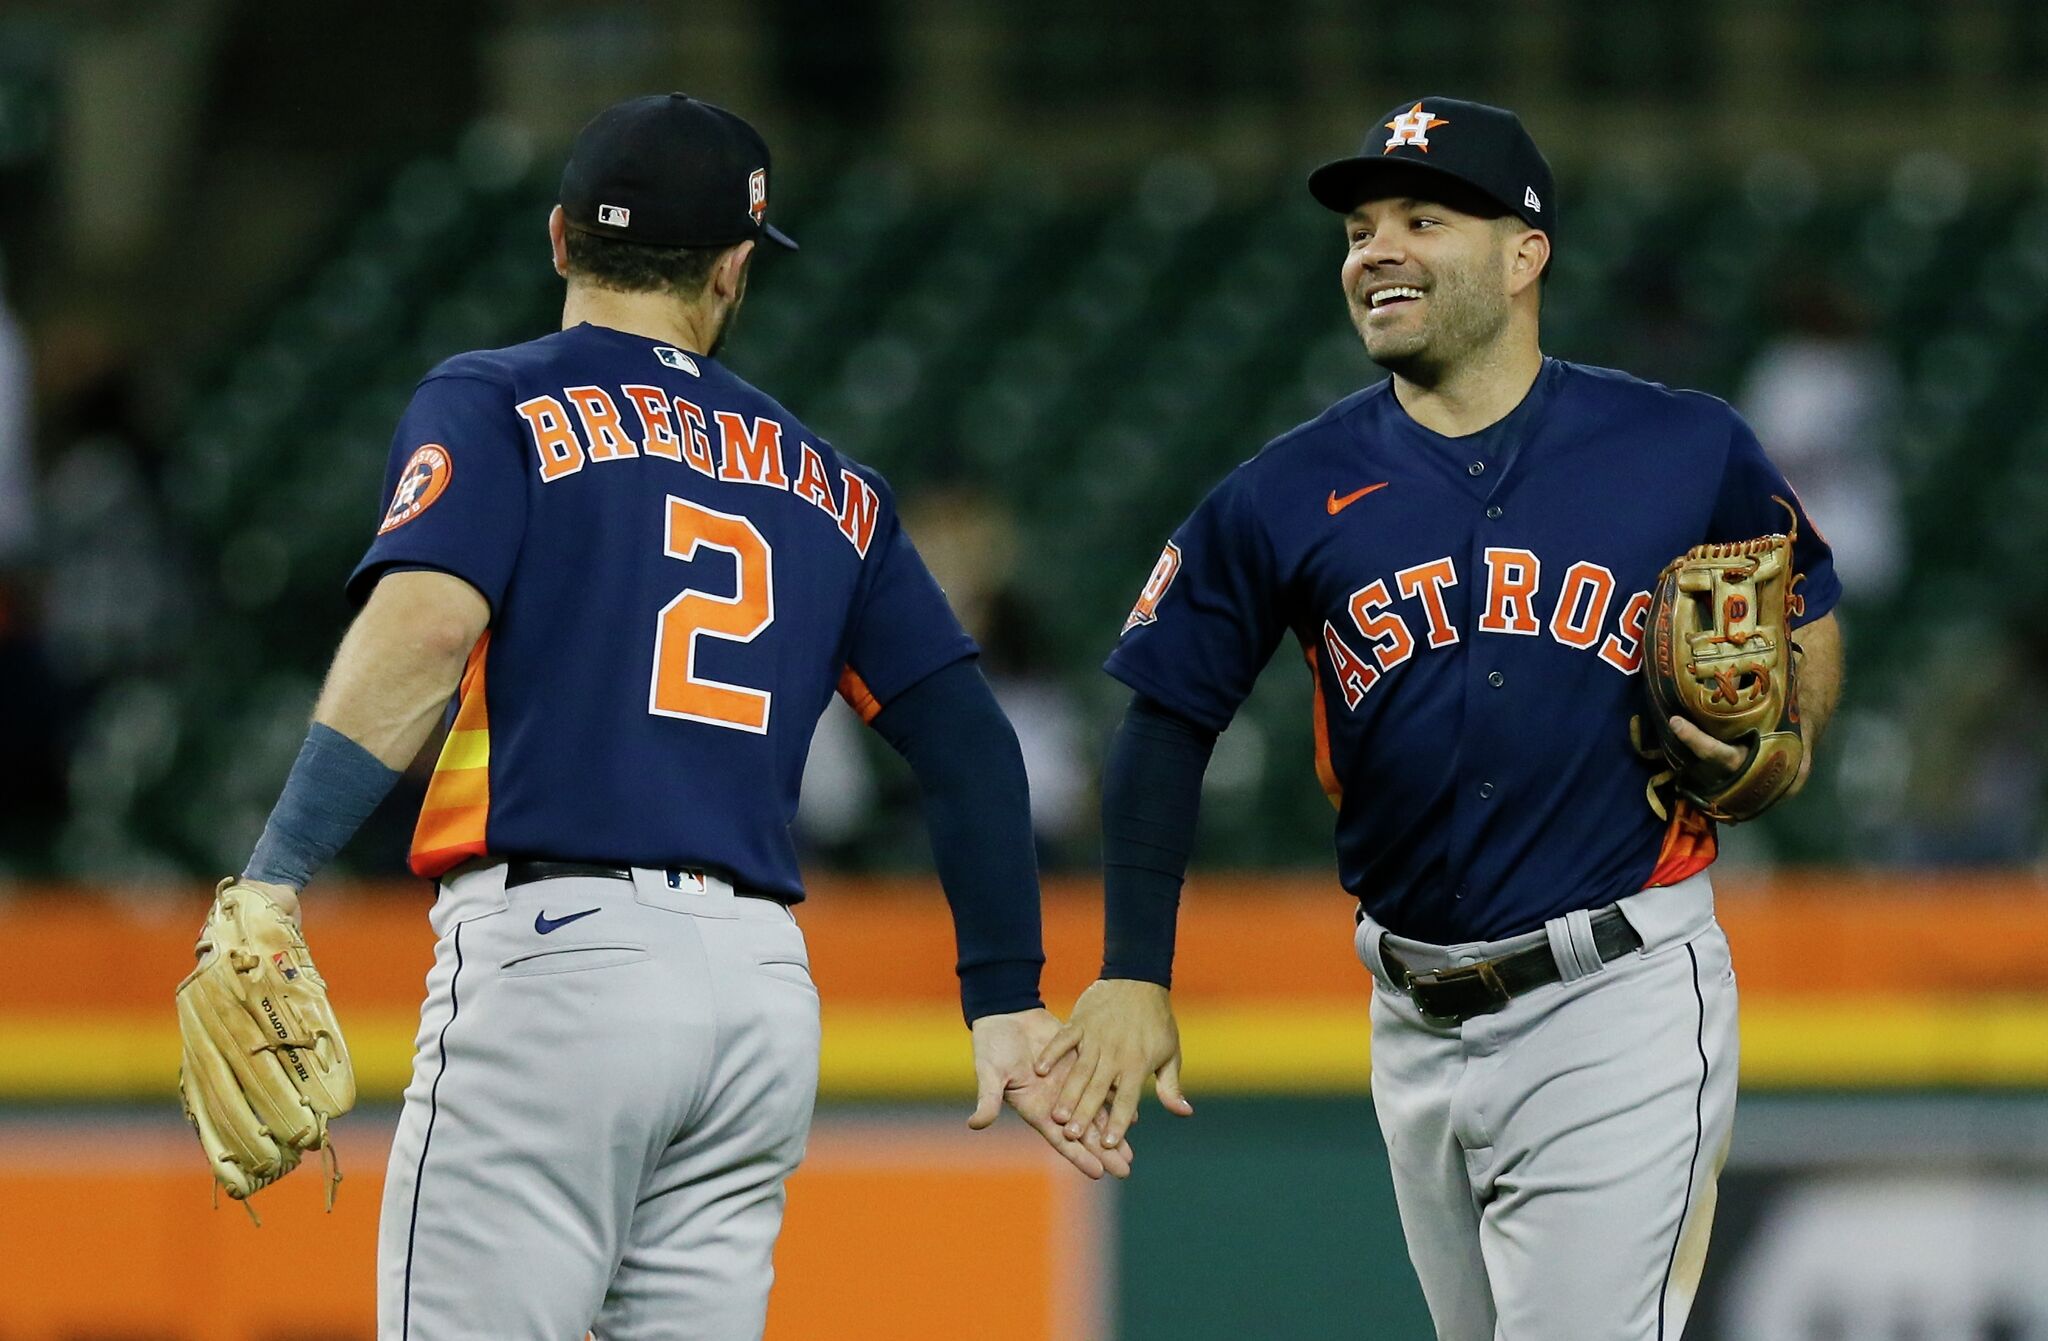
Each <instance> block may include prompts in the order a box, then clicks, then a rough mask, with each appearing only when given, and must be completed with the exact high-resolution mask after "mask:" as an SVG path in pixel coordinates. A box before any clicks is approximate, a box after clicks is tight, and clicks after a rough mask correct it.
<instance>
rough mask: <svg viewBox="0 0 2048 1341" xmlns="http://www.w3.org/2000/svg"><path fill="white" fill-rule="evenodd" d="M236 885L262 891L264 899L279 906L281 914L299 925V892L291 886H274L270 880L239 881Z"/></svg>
mask: <svg viewBox="0 0 2048 1341" xmlns="http://www.w3.org/2000/svg"><path fill="white" fill-rule="evenodd" d="M235 883H237V884H239V885H242V886H244V887H245V888H248V889H254V890H260V891H261V892H262V893H263V895H264V897H266V898H268V899H269V900H270V901H271V902H272V903H274V904H276V905H277V909H278V911H279V912H281V913H283V914H284V915H285V916H286V917H289V918H290V919H291V920H292V925H293V926H298V925H299V892H298V891H297V890H295V889H293V888H292V887H291V886H290V885H273V884H271V883H270V882H269V881H268V880H238V881H236V882H235Z"/></svg>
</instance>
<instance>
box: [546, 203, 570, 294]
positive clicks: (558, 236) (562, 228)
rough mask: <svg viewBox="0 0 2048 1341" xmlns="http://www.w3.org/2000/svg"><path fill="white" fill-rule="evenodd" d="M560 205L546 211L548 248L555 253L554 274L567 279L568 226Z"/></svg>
mask: <svg viewBox="0 0 2048 1341" xmlns="http://www.w3.org/2000/svg"><path fill="white" fill-rule="evenodd" d="M565 217H566V216H564V215H563V213H562V207H561V206H560V205H557V206H555V207H554V208H553V209H552V210H549V211H548V246H549V247H550V248H551V249H553V251H554V253H555V273H556V274H558V275H560V276H561V277H562V278H563V279H567V278H568V277H569V226H568V224H567V223H566V222H564V219H565Z"/></svg>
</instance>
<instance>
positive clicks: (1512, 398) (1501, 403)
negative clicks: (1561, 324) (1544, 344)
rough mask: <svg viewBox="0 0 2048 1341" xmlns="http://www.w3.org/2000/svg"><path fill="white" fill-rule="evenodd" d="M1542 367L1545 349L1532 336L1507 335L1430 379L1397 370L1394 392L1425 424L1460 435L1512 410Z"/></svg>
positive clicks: (1449, 435)
mask: <svg viewBox="0 0 2048 1341" xmlns="http://www.w3.org/2000/svg"><path fill="white" fill-rule="evenodd" d="M1542 371H1543V351H1542V350H1541V349H1540V348H1538V347H1537V344H1536V341H1535V340H1534V339H1514V338H1508V339H1503V340H1501V341H1499V342H1497V343H1496V344H1495V345H1494V346H1493V347H1492V348H1490V349H1488V350H1486V351H1484V352H1483V353H1482V354H1481V355H1480V356H1479V357H1477V358H1473V359H1468V360H1466V361H1465V362H1463V363H1461V364H1459V365H1458V366H1457V367H1456V368H1452V369H1448V370H1446V371H1445V373H1444V374H1443V376H1442V377H1440V378H1438V379H1437V380H1436V381H1434V382H1432V383H1429V384H1424V383H1421V382H1411V381H1409V380H1408V379H1407V378H1406V377H1403V376H1402V375H1401V374H1399V373H1395V374H1394V396H1395V398H1396V399H1398V400H1399V401H1400V402H1401V408H1402V409H1403V410H1406V411H1407V412H1408V417H1409V418H1410V419H1413V420H1414V421H1415V422H1416V423H1418V424H1420V425H1422V426H1423V427H1424V428H1426V429H1429V430H1430V431H1431V432H1433V433H1441V434H1443V435H1444V436H1445V437H1447V438H1462V437H1466V436H1469V435H1470V434H1473V433H1477V432H1479V431H1481V430H1482V429H1487V428H1491V427H1492V426H1493V425H1495V424H1497V423H1499V422H1500V421H1501V420H1503V419H1505V418H1507V417H1508V415H1510V414H1512V413H1513V412H1514V408H1515V407H1516V406H1517V405H1520V404H1521V403H1522V399H1523V397H1525V396H1527V395H1528V394H1529V388H1530V387H1532V386H1534V385H1536V375H1537V374H1538V373H1540V372H1542Z"/></svg>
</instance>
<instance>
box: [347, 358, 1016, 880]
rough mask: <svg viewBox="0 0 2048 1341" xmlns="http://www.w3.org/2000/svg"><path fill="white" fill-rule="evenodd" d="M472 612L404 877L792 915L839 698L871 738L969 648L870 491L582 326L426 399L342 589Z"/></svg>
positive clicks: (706, 373) (787, 436) (818, 456)
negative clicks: (513, 868) (391, 593)
mask: <svg viewBox="0 0 2048 1341" xmlns="http://www.w3.org/2000/svg"><path fill="white" fill-rule="evenodd" d="M394 568H431V569H438V570H440V571H444V572H448V573H452V574H454V575H455V576H457V577H459V578H462V579H463V580H464V581H466V582H468V583H469V584H470V585H471V586H473V587H475V588H476V589H477V590H478V591H479V592H481V593H482V594H483V596H484V599H486V600H487V601H489V602H490V605H491V619H490V627H489V630H488V631H487V632H486V634H485V636H484V638H483V639H482V640H481V641H480V642H479V643H478V645H477V647H476V650H475V651H474V652H473V653H472V654H471V656H470V659H469V665H468V667H467V669H466V670H465V672H464V674H463V677H462V684H461V688H460V690H459V691H458V695H457V698H456V702H455V704H454V708H453V712H454V721H453V723H452V726H451V729H450V732H449V735H448V741H447V744H446V746H445V747H444V748H443V750H442V752H441V756H440V761H439V763H438V765H437V767H436V768H435V771H434V776H433V780H432V782H431V783H430V784H429V786H428V789H427V796H426V800H425V802H424V804H423V806H422V808H421V813H420V822H419V828H418V831H417V833H416V835H415V837H414V841H413V852H412V867H413V869H414V870H415V871H416V872H418V873H419V874H421V875H424V876H434V875H438V874H440V873H441V872H443V871H446V870H447V869H449V868H450V867H452V866H454V865H455V864H457V863H458V862H461V861H463V860H465V859H466V858H469V857H476V856H483V855H486V854H489V855H495V856H515V855H516V856H526V857H545V858H554V859H558V860H582V861H596V862H609V863H623V864H631V865H636V866H687V867H693V868H703V869H708V870H711V871H715V872H717V873H719V874H721V875H723V876H725V877H726V878H728V879H730V880H732V881H733V882H734V883H735V884H738V885H742V886H746V887H751V888H754V889H759V890H764V891H767V892H771V893H775V894H780V895H784V896H786V897H789V898H800V897H802V894H803V887H802V884H801V882H800V878H799V875H798V871H797V862H796V853H795V850H794V848H793V846H792V844H791V841H790V834H789V824H790V821H791V819H792V818H793V817H794V815H795V813H796V801H797V785H798V782H799V781H800V779H801V777H802V774H803V765H804V757H805V755H806V753H808V751H809V749H810V741H811V734H812V732H813V730H814V729H815V728H816V725H817V720H818V715H819V714H820V713H821V712H822V711H823V710H824V708H825V706H826V704H827V703H828V702H830V700H831V696H832V694H833V692H834V690H835V688H836V689H837V690H838V691H839V692H840V693H842V694H844V695H845V696H846V697H847V698H848V700H849V701H850V702H852V703H853V705H854V706H855V707H856V708H857V709H859V710H860V712H861V713H862V715H863V717H866V718H869V719H872V718H873V717H874V715H875V714H876V713H877V712H879V711H880V710H881V707H882V705H884V704H886V703H887V702H889V701H890V700H891V699H892V698H893V697H894V696H896V695H897V694H900V693H901V692H903V691H904V690H905V689H908V688H910V687H911V686H912V685H914V684H916V683H917V682H918V681H920V680H922V679H924V678H925V677H926V676H928V675H930V674H932V673H933V672H934V671H937V670H939V669H941V668H943V667H945V666H948V665H951V664H952V663H954V662H956V661H959V660H962V659H963V658H966V657H970V656H973V655H974V654H975V646H974V643H973V642H972V640H970V639H969V638H968V636H967V634H966V633H965V632H964V631H963V630H962V629H961V627H960V625H959V622H958V621H957V620H956V619H955V618H954V616H953V613H952V611H951V609H950V608H949V607H948V606H947V604H946V598H945V595H944V593H942V592H941V591H940V590H939V586H938V584H937V583H936V582H935V581H933V579H932V576H931V574H930V573H929V572H928V571H927V570H926V568H925V566H924V563H923V561H922V560H921V559H920V558H919V557H918V555H917V552H916V550H915V549H914V548H913V547H912V546H911V543H910V540H909V538H908V537H907V536H906V535H905V534H904V533H903V530H902V528H901V526H900V525H899V524H898V522H897V517H896V509H895V505H894V501H893V499H892V498H891V496H890V493H889V490H888V487H887V485H886V484H885V483H884V482H883V481H882V479H881V477H880V476H879V475H877V474H876V473H875V472H874V471H872V470H869V469H867V468H865V467H863V466H860V465H858V464H856V463H854V462H853V461H851V460H849V459H847V458H846V457H844V456H842V455H840V454H839V453H838V452H836V451H834V450H833V449H832V448H831V447H830V446H829V445H827V444H826V443H824V442H823V441H821V440H819V439H818V438H817V437H816V436H814V435H813V434H811V433H810V432H809V430H807V429H805V428H804V426H803V425H802V424H801V423H799V422H798V421H797V419H796V418H795V416H793V415H791V414H790V413H789V412H788V411H787V410H785V409H783V408H782V407H781V406H780V405H778V404H776V403H775V402H774V401H773V400H771V399H769V398H768V397H767V396H765V395H763V394H762V393H761V392H759V391H757V390H755V389H754V388H753V387H751V386H749V385H748V384H747V383H746V382H744V381H742V380H741V379H740V378H738V377H736V376H734V375H733V374H732V373H730V372H728V371H727V370H726V369H725V368H723V367H721V366H720V365H719V364H718V363H717V362H716V361H714V360H712V359H710V358H707V357H705V356H704V355H701V354H691V353H688V352H685V351H683V350H679V349H675V348H673V347H670V346H666V345H662V344H659V343H657V342H656V341H654V340H650V339H645V338H643V337H641V336H637V335H630V334H627V333H625V332H622V331H615V330H609V329H606V328H604V327H598V326H590V325H581V326H576V327H574V328H572V329H569V330H566V331H562V332H559V333H557V334H554V335H549V336H546V337H545V338H543V339H539V340H534V341H530V342H528V343H526V344H523V345H515V346H513V347H512V348H509V349H501V350H494V351H488V352H481V353H471V354H463V355H461V356H459V357H457V358H453V359H450V360H449V361H448V362H446V363H444V364H442V365H441V366H440V367H438V368H436V369H435V370H434V371H433V372H432V373H430V374H428V376H427V378H426V379H425V380H424V381H423V382H422V383H421V384H420V386H419V389H418V391H417V392H416V393H415V394H414V396H413V401H412V404H411V406H410V408H409V409H407V411H406V413H405V416H404V418H403V420H402V421H401V422H400V424H399V426H398V432H397V436H396V438H395V439H394V441H393V443H392V452H391V465H390V472H389V477H388V479H387V482H386V488H385V505H384V513H383V522H382V525H381V527H380V529H379V531H378V533H377V537H376V539H375V540H374V541H373V542H372V544H371V545H370V548H369V552H368V553H367V554H366V555H364V557H363V561H362V563H361V564H359V565H358V566H357V568H356V570H355V572H354V573H353V574H352V575H351V576H350V578H349V586H348V589H349V593H350V595H351V597H352V598H353V599H355V600H357V601H358V602H360V601H362V600H364V599H366V598H367V597H368V595H369V592H370V589H371V587H372V586H373V585H374V584H375V582H376V580H377V578H378V576H379V575H380V574H382V573H384V572H387V571H389V570H391V569H394Z"/></svg>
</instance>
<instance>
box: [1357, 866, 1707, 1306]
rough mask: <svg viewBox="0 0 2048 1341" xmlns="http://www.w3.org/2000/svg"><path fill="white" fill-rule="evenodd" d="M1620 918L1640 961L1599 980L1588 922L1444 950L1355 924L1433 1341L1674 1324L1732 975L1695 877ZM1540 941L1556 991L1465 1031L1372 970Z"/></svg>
mask: <svg viewBox="0 0 2048 1341" xmlns="http://www.w3.org/2000/svg"><path fill="white" fill-rule="evenodd" d="M1619 906H1620V907H1621V910H1622V912H1623V914H1624V915H1625V916H1626V917H1627V918H1628V920H1629V924H1630V925H1631V926H1633V927H1634V928H1635V929H1636V931H1637V933H1638V934H1640V935H1641V937H1642V939H1643V948H1642V950H1641V951H1640V952H1639V953H1633V954H1625V955H1623V956H1621V957H1620V958H1618V959H1615V960H1613V961H1611V962H1609V963H1607V964H1604V965H1601V964H1598V963H1597V960H1595V959H1594V957H1593V956H1591V955H1587V954H1584V953H1582V950H1583V948H1584V947H1585V946H1587V945H1589V944H1590V942H1591V931H1590V929H1589V928H1588V927H1587V926H1586V920H1587V918H1588V916H1589V915H1588V914H1586V913H1575V914H1573V915H1571V917H1569V918H1558V919H1555V920H1554V921H1553V922H1551V923H1550V924H1549V925H1547V926H1546V927H1545V928H1544V929H1542V930H1539V931H1534V932H1530V933H1528V934H1527V935H1523V936H1517V937H1514V938H1511V939H1509V940H1503V941H1495V942H1490V943H1484V944H1470V945H1456V946H1436V945H1428V944H1425V943H1423V942H1420V941H1412V940H1407V939H1404V938H1402V937H1398V936H1392V935H1390V934H1389V933H1388V932H1387V931H1386V930H1385V929H1384V928H1382V927H1380V926H1379V925H1378V924H1377V923H1374V922H1372V921H1371V920H1370V919H1368V920H1366V921H1364V922H1362V923H1360V924H1359V926H1358V930H1357V937H1356V948H1357V950H1358V954H1359V958H1360V959H1361V960H1363V961H1364V963H1365V965H1366V967H1367V968H1369V969H1370V970H1372V973H1373V977H1374V979H1375V991H1374V992H1373V1001H1372V1093H1373V1105H1374V1107H1375V1108H1376V1109H1377V1111H1378V1114H1379V1121H1380V1130H1381V1132H1382V1133H1383V1134H1384V1136H1385V1138H1386V1145H1387V1153H1388V1158H1389V1161H1390V1163H1391V1165H1392V1169H1393V1181H1394V1197H1395V1200H1396V1202H1397V1203H1398V1205H1399V1207H1400V1213H1401V1228H1402V1231H1403V1233H1404V1234H1405V1235H1406V1237H1407V1240H1408V1253H1409V1256H1410V1258H1411V1259H1413V1261H1414V1263H1415V1272H1416V1275H1417V1276H1418V1277H1419V1278H1420V1280H1421V1283H1422V1293H1423V1297H1424V1299H1425V1300H1426V1301H1427V1302H1428V1304H1429V1312H1430V1317H1431V1319H1432V1320H1433V1321H1434V1322H1435V1324H1436V1333H1437V1336H1438V1337H1439V1338H1440V1341H1676V1339H1677V1338H1678V1337H1679V1335H1680V1334H1681V1333H1682V1332H1683V1331H1684V1330H1685V1321H1686V1316H1687V1314H1688V1313H1689V1312H1690V1311H1691V1308H1692V1301H1693V1294H1694V1292H1695V1290H1696V1289H1697V1288H1698V1286H1699V1278H1700V1271H1701V1268H1702V1267H1703V1266H1704V1265H1705V1262H1706V1252H1707V1237H1708V1232H1709V1230H1710V1229H1711V1227H1712V1225H1713V1219H1714V1195H1715V1184H1716V1180H1717V1179H1718V1178H1719V1176H1720V1172H1721V1166H1722V1164H1723V1162H1724V1161H1725V1160H1726V1159H1727V1155H1728V1139H1729V1133H1730V1131H1731V1129H1732V1127H1733V1123H1734V1117H1735V1072H1736V1033H1735V973H1734V970H1733V968H1732V967H1731V965H1730V962H1729V956H1728V941H1727V938H1726V937H1725V936H1723V935H1722V934H1721V928H1720V926H1719V925H1718V924H1717V923H1716V922H1715V921H1714V908H1713V890H1712V887H1711V886H1710V884H1709V883H1708V880H1707V877H1706V875H1705V874H1704V873H1701V874H1699V875H1696V876H1693V877H1691V878H1690V879H1687V880H1684V881H1682V882H1680V883H1678V884H1676V885H1672V886H1670V887H1668V888H1664V889H1652V890H1645V891H1643V892H1642V893H1640V894H1636V895H1631V896H1630V897H1628V898H1624V899H1622V900H1620V901H1619ZM1546 943H1547V944H1548V945H1549V946H1550V947H1551V950H1552V952H1553V953H1554V954H1556V955H1557V957H1558V963H1559V965H1560V967H1561V968H1566V969H1567V970H1568V972H1569V974H1570V980H1569V981H1566V982H1561V983H1555V984H1552V985H1550V986H1547V987H1539V988H1536V989H1535V990H1533V991H1530V992H1528V993H1525V994H1524V995H1522V996H1519V997H1516V998H1514V999H1513V1000H1512V1001H1510V1002H1509V1003H1508V1004H1507V1005H1506V1006H1505V1007H1503V1008H1502V1009H1501V1010H1499V1011H1497V1012H1495V1013H1493V1014H1490V1015H1480V1016H1476V1017H1474V1018H1473V1019H1471V1020H1468V1021H1466V1022H1465V1023H1463V1024H1462V1025H1459V1024H1441V1023H1438V1022H1435V1021H1432V1020H1430V1019H1429V1018H1428V1017H1426V1016H1424V1015H1423V1014H1422V1013H1421V1012H1420V1011H1418V1010H1417V1009H1416V1007H1415V1004H1414V1003H1413V1002H1412V1001H1410V1000H1409V999H1408V997H1407V996H1406V995H1405V994H1404V993H1402V992H1401V991H1399V990H1396V989H1395V988H1394V986H1393V984H1392V983H1391V982H1390V981H1389V979H1388V976H1387V970H1386V965H1385V961H1384V959H1383V958H1382V957H1381V950H1382V948H1384V947H1391V948H1392V949H1393V951H1394V953H1395V954H1396V955H1398V956H1400V957H1401V958H1402V959H1403V960H1404V961H1405V962H1406V963H1407V964H1409V965H1410V966H1411V967H1413V968H1415V969H1416V970H1417V971H1425V970H1427V969H1433V968H1442V967H1446V966H1449V965H1455V964H1468V963H1472V962H1475V961H1476V960H1479V959H1487V958H1492V957H1494V956H1496V955H1500V954H1505V953H1508V952H1510V951H1513V950H1519V949H1522V948H1524V947H1525V946H1531V945H1543V944H1546ZM1589 960H1591V961H1593V962H1592V964H1591V965H1590V966H1589V964H1588V961H1589Z"/></svg>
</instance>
